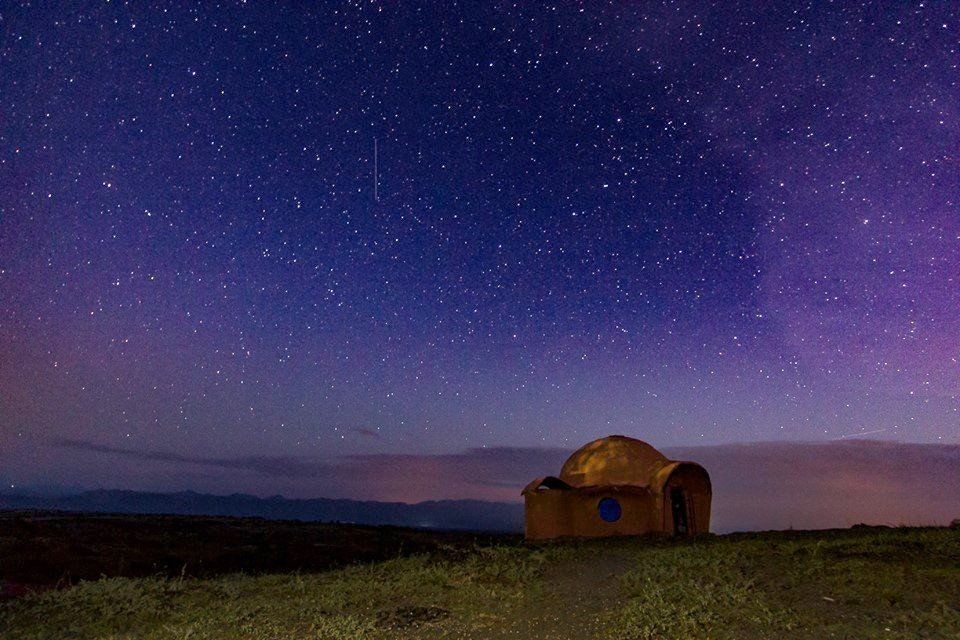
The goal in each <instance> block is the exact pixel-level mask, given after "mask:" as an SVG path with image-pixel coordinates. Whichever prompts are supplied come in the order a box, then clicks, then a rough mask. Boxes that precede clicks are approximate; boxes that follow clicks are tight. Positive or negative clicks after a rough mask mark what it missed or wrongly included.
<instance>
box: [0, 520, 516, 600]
mask: <svg viewBox="0 0 960 640" xmlns="http://www.w3.org/2000/svg"><path fill="white" fill-rule="evenodd" d="M506 540H514V541H519V540H520V536H500V535H496V534H474V533H466V532H462V531H450V532H446V531H429V530H423V529H406V528H400V527H388V526H381V527H375V526H362V525H348V524H327V523H318V522H296V521H284V520H264V519H262V518H230V517H207V516H178V515H174V516H162V515H128V514H77V513H68V512H57V511H6V512H4V511H0V599H3V598H4V597H5V596H6V597H9V596H10V595H12V594H19V593H22V592H24V591H34V590H44V589H47V588H50V587H58V588H59V587H66V586H70V585H73V584H75V583H76V582H78V581H81V580H96V579H98V578H101V577H108V578H115V577H131V578H139V577H146V576H158V575H160V576H165V577H184V578H186V577H211V576H215V575H220V574H225V573H257V574H259V573H288V572H291V571H302V572H314V571H322V570H326V569H331V568H334V567H341V566H344V565H348V564H355V563H359V562H374V561H377V560H387V559H391V558H396V557H398V556H401V555H411V554H417V553H427V552H431V551H436V550H437V549H439V548H440V547H442V546H450V545H457V546H469V545H471V544H491V543H493V542H501V541H506Z"/></svg>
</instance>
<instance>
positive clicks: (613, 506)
mask: <svg viewBox="0 0 960 640" xmlns="http://www.w3.org/2000/svg"><path fill="white" fill-rule="evenodd" d="M597 511H598V512H599V513H600V519H601V520H603V521H604V522H616V521H617V520H619V519H620V513H621V509H620V503H619V502H617V499H616V498H603V499H602V500H601V501H600V504H598V505H597Z"/></svg>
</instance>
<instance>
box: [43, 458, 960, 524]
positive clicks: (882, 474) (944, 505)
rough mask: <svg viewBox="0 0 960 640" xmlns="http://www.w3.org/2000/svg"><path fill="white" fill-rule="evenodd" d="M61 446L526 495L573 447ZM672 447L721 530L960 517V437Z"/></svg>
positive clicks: (285, 473)
mask: <svg viewBox="0 0 960 640" xmlns="http://www.w3.org/2000/svg"><path fill="white" fill-rule="evenodd" d="M58 444H59V446H60V447H66V448H69V449H72V450H73V451H75V452H86V453H88V454H91V455H95V456H103V455H109V456H112V457H114V458H118V459H121V460H124V459H125V460H129V461H132V462H135V463H136V464H134V465H131V467H130V468H131V469H134V470H135V472H136V473H141V472H143V471H144V468H145V466H146V465H160V466H161V467H163V468H164V469H165V471H164V474H165V476H166V477H170V476H171V475H172V474H170V473H169V467H171V466H174V467H178V468H187V467H197V468H200V469H204V470H206V471H207V472H208V475H207V476H203V477H201V478H200V480H198V482H204V481H206V480H207V479H210V478H213V479H216V478H221V477H222V476H226V477H227V479H228V480H229V482H226V483H225V484H227V485H229V486H230V487H233V488H234V489H235V490H238V491H246V492H251V493H258V494H261V495H264V494H267V493H283V494H284V495H288V496H297V497H349V498H357V499H368V500H387V501H402V502H418V501H422V500H433V499H458V498H471V499H479V500H494V501H505V502H516V501H518V500H520V489H521V488H522V487H523V486H524V485H525V484H526V483H527V482H528V481H529V480H530V479H532V478H534V477H536V476H541V475H548V474H556V473H559V471H560V466H561V465H562V464H563V461H564V460H565V459H566V457H567V456H568V455H569V454H570V451H567V450H564V449H545V448H515V447H495V448H476V449H467V450H465V451H462V452H459V453H451V454H440V455H415V454H374V455H354V456H342V457H335V458H328V459H320V458H302V457H290V456H242V457H236V458H227V457H205V456H193V455H185V454H179V453H169V452H160V451H136V450H132V449H125V448H121V447H113V446H108V445H101V444H95V443H91V442H85V441H79V440H64V441H60V442H59V443H58ZM665 453H666V454H667V455H668V456H669V457H671V458H674V459H684V460H695V461H697V462H699V463H701V464H702V465H703V466H704V467H706V469H707V470H708V471H709V472H710V475H711V478H712V481H713V491H714V502H713V527H712V528H713V530H714V531H721V532H722V531H732V530H753V529H785V528H790V527H794V528H798V529H808V528H826V527H847V526H850V525H852V524H857V523H859V522H866V523H872V524H892V525H897V524H944V523H947V522H949V521H950V520H952V519H953V518H957V517H960V445H920V444H904V443H894V442H877V441H835V442H824V443H753V444H730V445H721V446H708V447H686V448H673V449H666V450H665ZM210 471H212V472H213V473H209V472H210ZM128 473H129V472H128ZM117 481H119V482H122V481H123V479H122V478H120V479H119V480H117ZM136 481H137V477H136V476H129V477H127V480H126V482H127V485H128V486H129V485H135V484H136ZM217 486H222V485H217ZM130 488H138V487H130ZM191 488H194V489H196V490H199V491H203V490H211V488H210V487H209V486H192V487H191Z"/></svg>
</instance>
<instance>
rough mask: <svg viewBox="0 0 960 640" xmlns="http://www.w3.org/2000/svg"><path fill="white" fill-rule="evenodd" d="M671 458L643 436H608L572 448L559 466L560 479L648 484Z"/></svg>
mask: <svg viewBox="0 0 960 640" xmlns="http://www.w3.org/2000/svg"><path fill="white" fill-rule="evenodd" d="M669 463H670V461H669V460H668V459H667V458H666V457H665V456H664V455H663V454H662V453H660V452H659V451H657V450H656V449H654V448H653V447H651V446H650V445H649V444H647V443H646V442H643V441H642V440H637V439H636V438H628V437H627V436H607V437H606V438H600V439H599V440H594V441H593V442H590V443H587V444H585V445H583V446H582V447H580V448H579V449H577V450H576V451H574V452H573V455H571V456H570V457H569V458H567V461H566V462H565V463H563V468H562V469H561V470H560V479H561V480H563V481H564V482H566V483H567V484H569V485H572V486H574V487H583V486H594V485H625V484H630V485H639V486H649V485H650V483H651V481H652V480H653V477H654V476H655V475H656V474H657V472H658V471H660V469H661V468H663V467H664V466H666V465H667V464H669Z"/></svg>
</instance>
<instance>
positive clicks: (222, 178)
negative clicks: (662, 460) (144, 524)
mask: <svg viewBox="0 0 960 640" xmlns="http://www.w3.org/2000/svg"><path fill="white" fill-rule="evenodd" d="M958 14H960V6H958V5H957V4H955V3H951V2H928V3H900V2H889V3H863V4H857V3H847V2H839V3H827V2H813V3H809V4H794V5H788V3H766V2H763V3H755V4H752V5H748V4H746V3H744V4H741V5H740V6H739V7H738V6H734V3H727V2H719V3H715V4H711V3H674V2H670V3H666V4H653V3H640V2H626V1H623V2H605V3H599V2H597V3H595V2H584V3H573V2H565V3H558V4H552V5H551V4H543V5H541V3H536V2H529V3H517V4H513V5H511V4H509V3H500V2H498V3H489V4H486V5H481V4H477V3H457V2H422V3H421V2H415V1H412V0H404V1H403V2H395V3H394V2H362V3H343V4H335V3H332V2H331V3H318V4H317V5H316V6H312V7H289V6H274V5H271V4H266V3H264V4H260V3H252V2H251V3H239V4H232V3H230V4H221V5H219V6H215V5H214V4H213V3H198V4H197V5H196V6H194V7H192V8H190V7H189V6H187V3H179V2H178V3H169V4H154V3H145V2H144V3H130V4H124V3H119V2H110V3H99V2H97V3H94V2H77V3H66V4H64V3H44V2H38V3H24V4H22V5H20V6H16V5H15V4H14V3H10V4H5V5H4V7H3V8H2V9H0V451H4V452H5V454H0V457H2V460H3V468H2V471H0V476H2V477H0V480H3V481H4V482H5V483H7V484H17V483H43V482H57V483H62V484H69V483H70V482H74V481H75V482H80V483H87V484H95V483H101V484H110V483H113V484H116V485H118V486H141V485H143V486H151V487H156V488H164V487H167V488H169V487H174V486H182V485H184V484H186V485H189V486H195V487H197V488H200V489H203V488H223V487H224V486H225V484H224V483H225V482H226V481H224V480H223V479H222V471H223V468H224V466H225V465H220V466H219V467H216V468H212V469H211V468H210V467H203V468H202V469H200V470H197V469H196V468H195V467H197V466H198V465H196V464H193V463H191V462H190V459H191V456H194V457H197V456H202V457H204V458H205V459H215V460H220V461H223V460H231V459H247V460H249V459H251V457H254V456H273V457H275V458H278V459H294V458H295V459H307V460H311V459H317V460H330V459H337V458H338V457H343V456H369V455H375V454H390V455H395V454H401V453H402V454H416V455H450V454H456V453H457V452H461V451H468V450H474V449H477V448H484V447H490V448H492V447H496V448H504V447H507V448H509V447H518V448H519V447H544V448H556V447H559V448H571V447H575V446H578V445H579V444H582V443H583V442H586V441H588V440H591V439H593V438H595V437H599V436H603V435H606V434H608V433H624V434H628V435H632V436H635V437H640V438H642V439H644V440H648V441H649V442H651V443H653V444H654V445H656V446H663V447H670V446H681V447H689V446H695V445H714V444H725V443H735V442H751V441H786V442H796V441H821V440H835V439H846V438H857V437H868V438H877V439H889V440H898V441H905V442H919V443H954V444H955V443H958V442H960V400H958V391H960V365H958V357H960V339H958V336H960V287H958V285H960V174H958V172H960V119H958V117H960V86H958V79H960V20H958V17H960V15H958ZM375 141H376V142H375ZM375 144H376V147H377V149H376V155H377V158H376V162H375V151H374V147H375ZM375 165H376V166H375ZM375 174H376V178H375ZM375 191H376V193H375ZM118 451H127V452H151V453H150V456H152V458H151V459H152V460H153V461H154V462H158V463H163V462H167V463H169V464H167V465H166V466H164V467H163V469H164V470H160V471H157V472H156V474H154V475H153V476H151V478H152V480H150V482H146V481H144V480H143V477H141V476H139V475H138V465H137V464H128V465H127V466H125V467H124V466H122V465H117V464H116V462H115V460H114V458H115V457H116V456H113V455H112V453H111V452H118ZM85 456H87V457H86V458H85ZM91 456H92V457H91ZM164 456H166V458H164ZM87 458H89V461H87V462H85V460H87ZM185 460H186V462H184V461H185ZM144 464H145V463H144ZM178 465H179V466H178ZM226 467H229V465H226ZM191 469H193V470H192V471H191ZM218 469H219V471H218ZM550 472H554V470H553V469H549V470H544V473H550ZM218 474H219V475H218ZM218 478H219V480H218ZM218 482H219V483H220V484H218ZM244 482H245V484H244V483H241V485H242V486H240V488H242V489H246V490H253V491H256V490H259V489H260V488H262V487H261V486H260V485H258V484H257V480H256V477H255V474H254V476H251V477H250V478H248V479H247V480H245V481H244ZM178 483H179V484H178ZM286 488H287V489H289V487H286ZM304 491H305V492H306V493H309V494H311V495H324V488H323V486H311V487H310V488H309V491H307V490H304Z"/></svg>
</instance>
